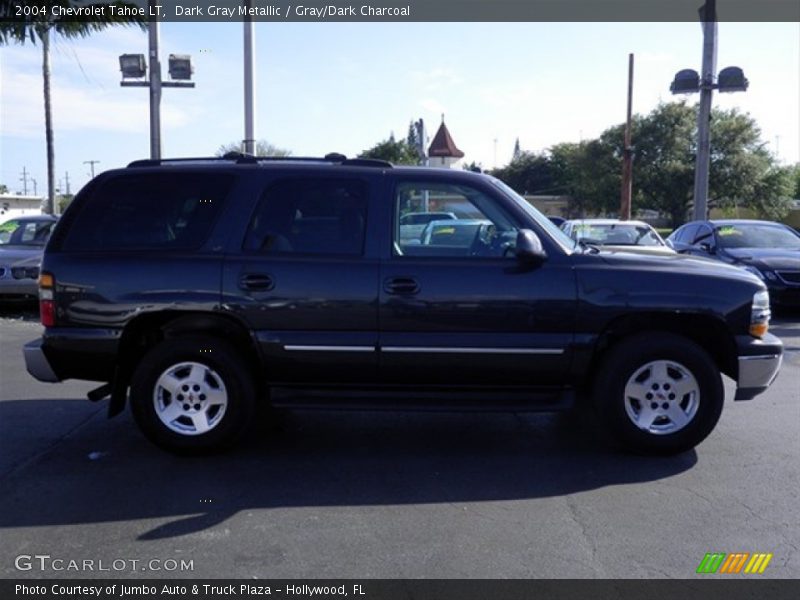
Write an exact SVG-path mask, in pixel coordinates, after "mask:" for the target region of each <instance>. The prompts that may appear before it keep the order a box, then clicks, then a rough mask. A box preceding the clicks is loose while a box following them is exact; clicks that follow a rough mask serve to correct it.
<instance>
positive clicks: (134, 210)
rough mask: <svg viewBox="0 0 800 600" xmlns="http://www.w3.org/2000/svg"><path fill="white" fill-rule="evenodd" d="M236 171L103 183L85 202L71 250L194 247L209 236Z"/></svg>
mask: <svg viewBox="0 0 800 600" xmlns="http://www.w3.org/2000/svg"><path fill="white" fill-rule="evenodd" d="M232 184H233V176H231V175H225V174H214V173H195V172H192V173H138V174H137V173H131V174H125V175H121V176H118V177H115V178H114V179H111V180H110V181H107V182H106V183H104V184H103V185H102V186H101V187H100V188H99V189H97V190H96V191H95V192H94V193H93V194H92V195H91V196H90V197H89V198H87V199H86V201H85V202H84V203H82V205H81V206H80V211H79V213H78V214H77V215H76V216H75V218H74V220H73V221H72V224H71V226H70V228H69V232H68V233H67V235H66V239H65V240H64V245H63V248H64V250H66V251H72V252H79V251H87V250H97V251H107V250H125V249H153V250H195V249H197V248H199V247H200V246H202V245H203V243H204V242H205V241H206V239H207V238H208V235H209V233H210V231H211V227H212V225H213V224H214V221H215V219H216V216H217V215H218V214H219V212H220V209H221V208H222V203H223V202H224V201H225V197H226V196H227V195H228V192H229V190H230V188H231V186H232Z"/></svg>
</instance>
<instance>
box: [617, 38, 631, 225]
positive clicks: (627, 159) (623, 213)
mask: <svg viewBox="0 0 800 600" xmlns="http://www.w3.org/2000/svg"><path fill="white" fill-rule="evenodd" d="M632 112H633V54H632V53H631V54H628V111H627V113H626V114H627V118H626V119H625V139H624V145H625V147H624V148H623V150H622V197H621V199H620V207H619V218H620V220H621V221H629V220H630V218H631V196H632V195H633V147H632V146H631V117H632Z"/></svg>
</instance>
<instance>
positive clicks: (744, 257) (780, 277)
mask: <svg viewBox="0 0 800 600" xmlns="http://www.w3.org/2000/svg"><path fill="white" fill-rule="evenodd" d="M667 241H668V242H669V243H670V245H671V246H672V247H673V248H674V249H675V250H676V251H677V252H679V253H681V254H692V255H695V256H702V257H705V258H713V259H717V260H721V261H724V262H726V263H729V264H732V265H736V266H739V267H742V268H744V269H745V270H747V271H749V272H750V273H752V274H753V275H755V276H756V277H758V278H759V279H761V280H762V281H763V282H764V283H765V284H766V286H767V289H768V290H769V294H770V297H771V298H772V301H773V304H775V305H779V306H793V307H800V234H798V233H797V231H795V230H794V229H792V228H791V227H788V226H786V225H783V224H781V223H773V222H771V221H751V220H744V219H725V220H722V219H720V220H713V221H692V222H690V223H686V224H685V225H683V226H682V227H680V228H678V229H676V230H675V231H673V232H672V234H671V235H670V236H669V238H667Z"/></svg>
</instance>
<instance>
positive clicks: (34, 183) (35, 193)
mask: <svg viewBox="0 0 800 600" xmlns="http://www.w3.org/2000/svg"><path fill="white" fill-rule="evenodd" d="M31 182H33V195H34V196H38V195H39V194H38V193H37V191H36V180H35V179H34V178H33V177H31Z"/></svg>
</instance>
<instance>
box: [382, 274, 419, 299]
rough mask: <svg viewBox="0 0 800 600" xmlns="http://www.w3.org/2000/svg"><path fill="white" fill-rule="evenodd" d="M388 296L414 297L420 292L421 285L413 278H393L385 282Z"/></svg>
mask: <svg viewBox="0 0 800 600" xmlns="http://www.w3.org/2000/svg"><path fill="white" fill-rule="evenodd" d="M383 289H384V291H385V292H386V293H387V294H402V295H406V296H413V295H414V294H416V293H418V292H419V283H418V282H417V280H416V279H414V278H412V277H392V278H391V279H387V280H386V281H384V282H383Z"/></svg>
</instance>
